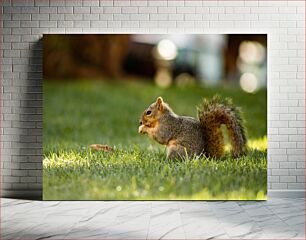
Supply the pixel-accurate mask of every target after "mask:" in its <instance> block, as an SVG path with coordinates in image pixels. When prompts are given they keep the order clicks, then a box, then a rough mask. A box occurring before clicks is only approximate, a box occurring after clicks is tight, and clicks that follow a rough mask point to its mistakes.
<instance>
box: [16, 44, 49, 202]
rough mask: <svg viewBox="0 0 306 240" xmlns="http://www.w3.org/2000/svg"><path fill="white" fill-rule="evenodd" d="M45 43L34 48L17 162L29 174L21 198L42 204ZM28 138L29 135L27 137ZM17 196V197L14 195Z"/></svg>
mask: <svg viewBox="0 0 306 240" xmlns="http://www.w3.org/2000/svg"><path fill="white" fill-rule="evenodd" d="M42 46H43V45H42V39H39V40H38V41H37V42H35V43H32V44H30V48H29V49H30V51H29V62H28V65H27V72H25V73H20V75H22V74H25V75H24V77H22V76H20V78H21V79H19V81H24V83H22V87H21V95H20V100H21V109H20V128H21V129H22V130H23V131H22V133H21V134H20V141H19V144H20V146H19V148H20V152H19V154H20V155H18V156H15V157H16V158H17V161H19V162H20V169H21V171H22V170H24V169H27V170H28V174H27V180H26V182H27V183H26V184H27V186H25V188H24V189H12V190H13V191H14V190H22V191H23V193H22V195H20V196H16V197H17V198H23V199H37V200H42V148H43V145H42V134H43V131H42V122H43V118H42V116H43V115H42V112H43V81H42V80H43V72H42V64H43V61H42V59H43V47H42ZM24 134H25V135H24ZM13 194H14V193H13Z"/></svg>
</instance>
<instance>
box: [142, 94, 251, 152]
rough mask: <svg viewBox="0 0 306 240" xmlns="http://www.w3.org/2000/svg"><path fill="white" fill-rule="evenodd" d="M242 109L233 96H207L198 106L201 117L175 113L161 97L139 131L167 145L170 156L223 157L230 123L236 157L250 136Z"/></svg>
mask: <svg viewBox="0 0 306 240" xmlns="http://www.w3.org/2000/svg"><path fill="white" fill-rule="evenodd" d="M240 115H241V114H240V111H239V109H238V108H236V107H234V106H233V105H232V103H231V100H230V99H225V100H222V99H220V97H218V96H215V97H213V98H212V100H207V99H204V100H203V103H202V105H201V106H200V107H199V108H198V119H199V120H196V119H194V118H192V117H185V116H179V115H177V114H175V113H174V112H173V110H172V109H171V108H170V107H169V105H168V104H167V103H165V102H164V101H163V99H162V98H161V97H158V98H157V100H156V102H154V103H152V104H151V105H150V106H149V107H148V108H147V109H146V110H145V111H144V112H143V114H142V116H141V119H140V126H139V133H143V134H148V136H149V137H151V138H152V139H154V140H155V141H157V142H158V143H160V144H163V145H166V146H167V158H175V157H180V158H184V157H186V156H189V157H192V156H194V155H197V156H198V155H201V154H204V155H206V156H210V157H221V156H222V155H223V154H224V141H223V134H222V130H221V125H222V124H224V125H226V127H227V129H228V133H229V136H230V139H231V144H232V154H233V156H234V157H238V156H241V155H243V154H244V153H245V150H246V142H247V139H246V136H245V130H244V126H243V121H242V119H241V116H240Z"/></svg>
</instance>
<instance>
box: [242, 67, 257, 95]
mask: <svg viewBox="0 0 306 240" xmlns="http://www.w3.org/2000/svg"><path fill="white" fill-rule="evenodd" d="M240 86H241V88H242V89H243V90H244V91H246V92H248V93H253V92H255V91H256V90H257V88H258V79H257V77H256V76H255V74H253V73H249V72H246V73H244V74H242V76H241V77H240Z"/></svg>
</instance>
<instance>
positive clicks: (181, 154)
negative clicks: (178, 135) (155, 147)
mask: <svg viewBox="0 0 306 240" xmlns="http://www.w3.org/2000/svg"><path fill="white" fill-rule="evenodd" d="M187 157H188V154H187V151H186V148H185V147H183V146H181V145H170V146H168V147H167V159H175V158H180V159H185V158H187Z"/></svg>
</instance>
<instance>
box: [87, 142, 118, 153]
mask: <svg viewBox="0 0 306 240" xmlns="http://www.w3.org/2000/svg"><path fill="white" fill-rule="evenodd" d="M89 147H90V148H91V149H93V150H96V151H104V152H112V151H113V150H114V149H113V148H112V147H110V146H108V145H101V144H91V145H90V146H89Z"/></svg>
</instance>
